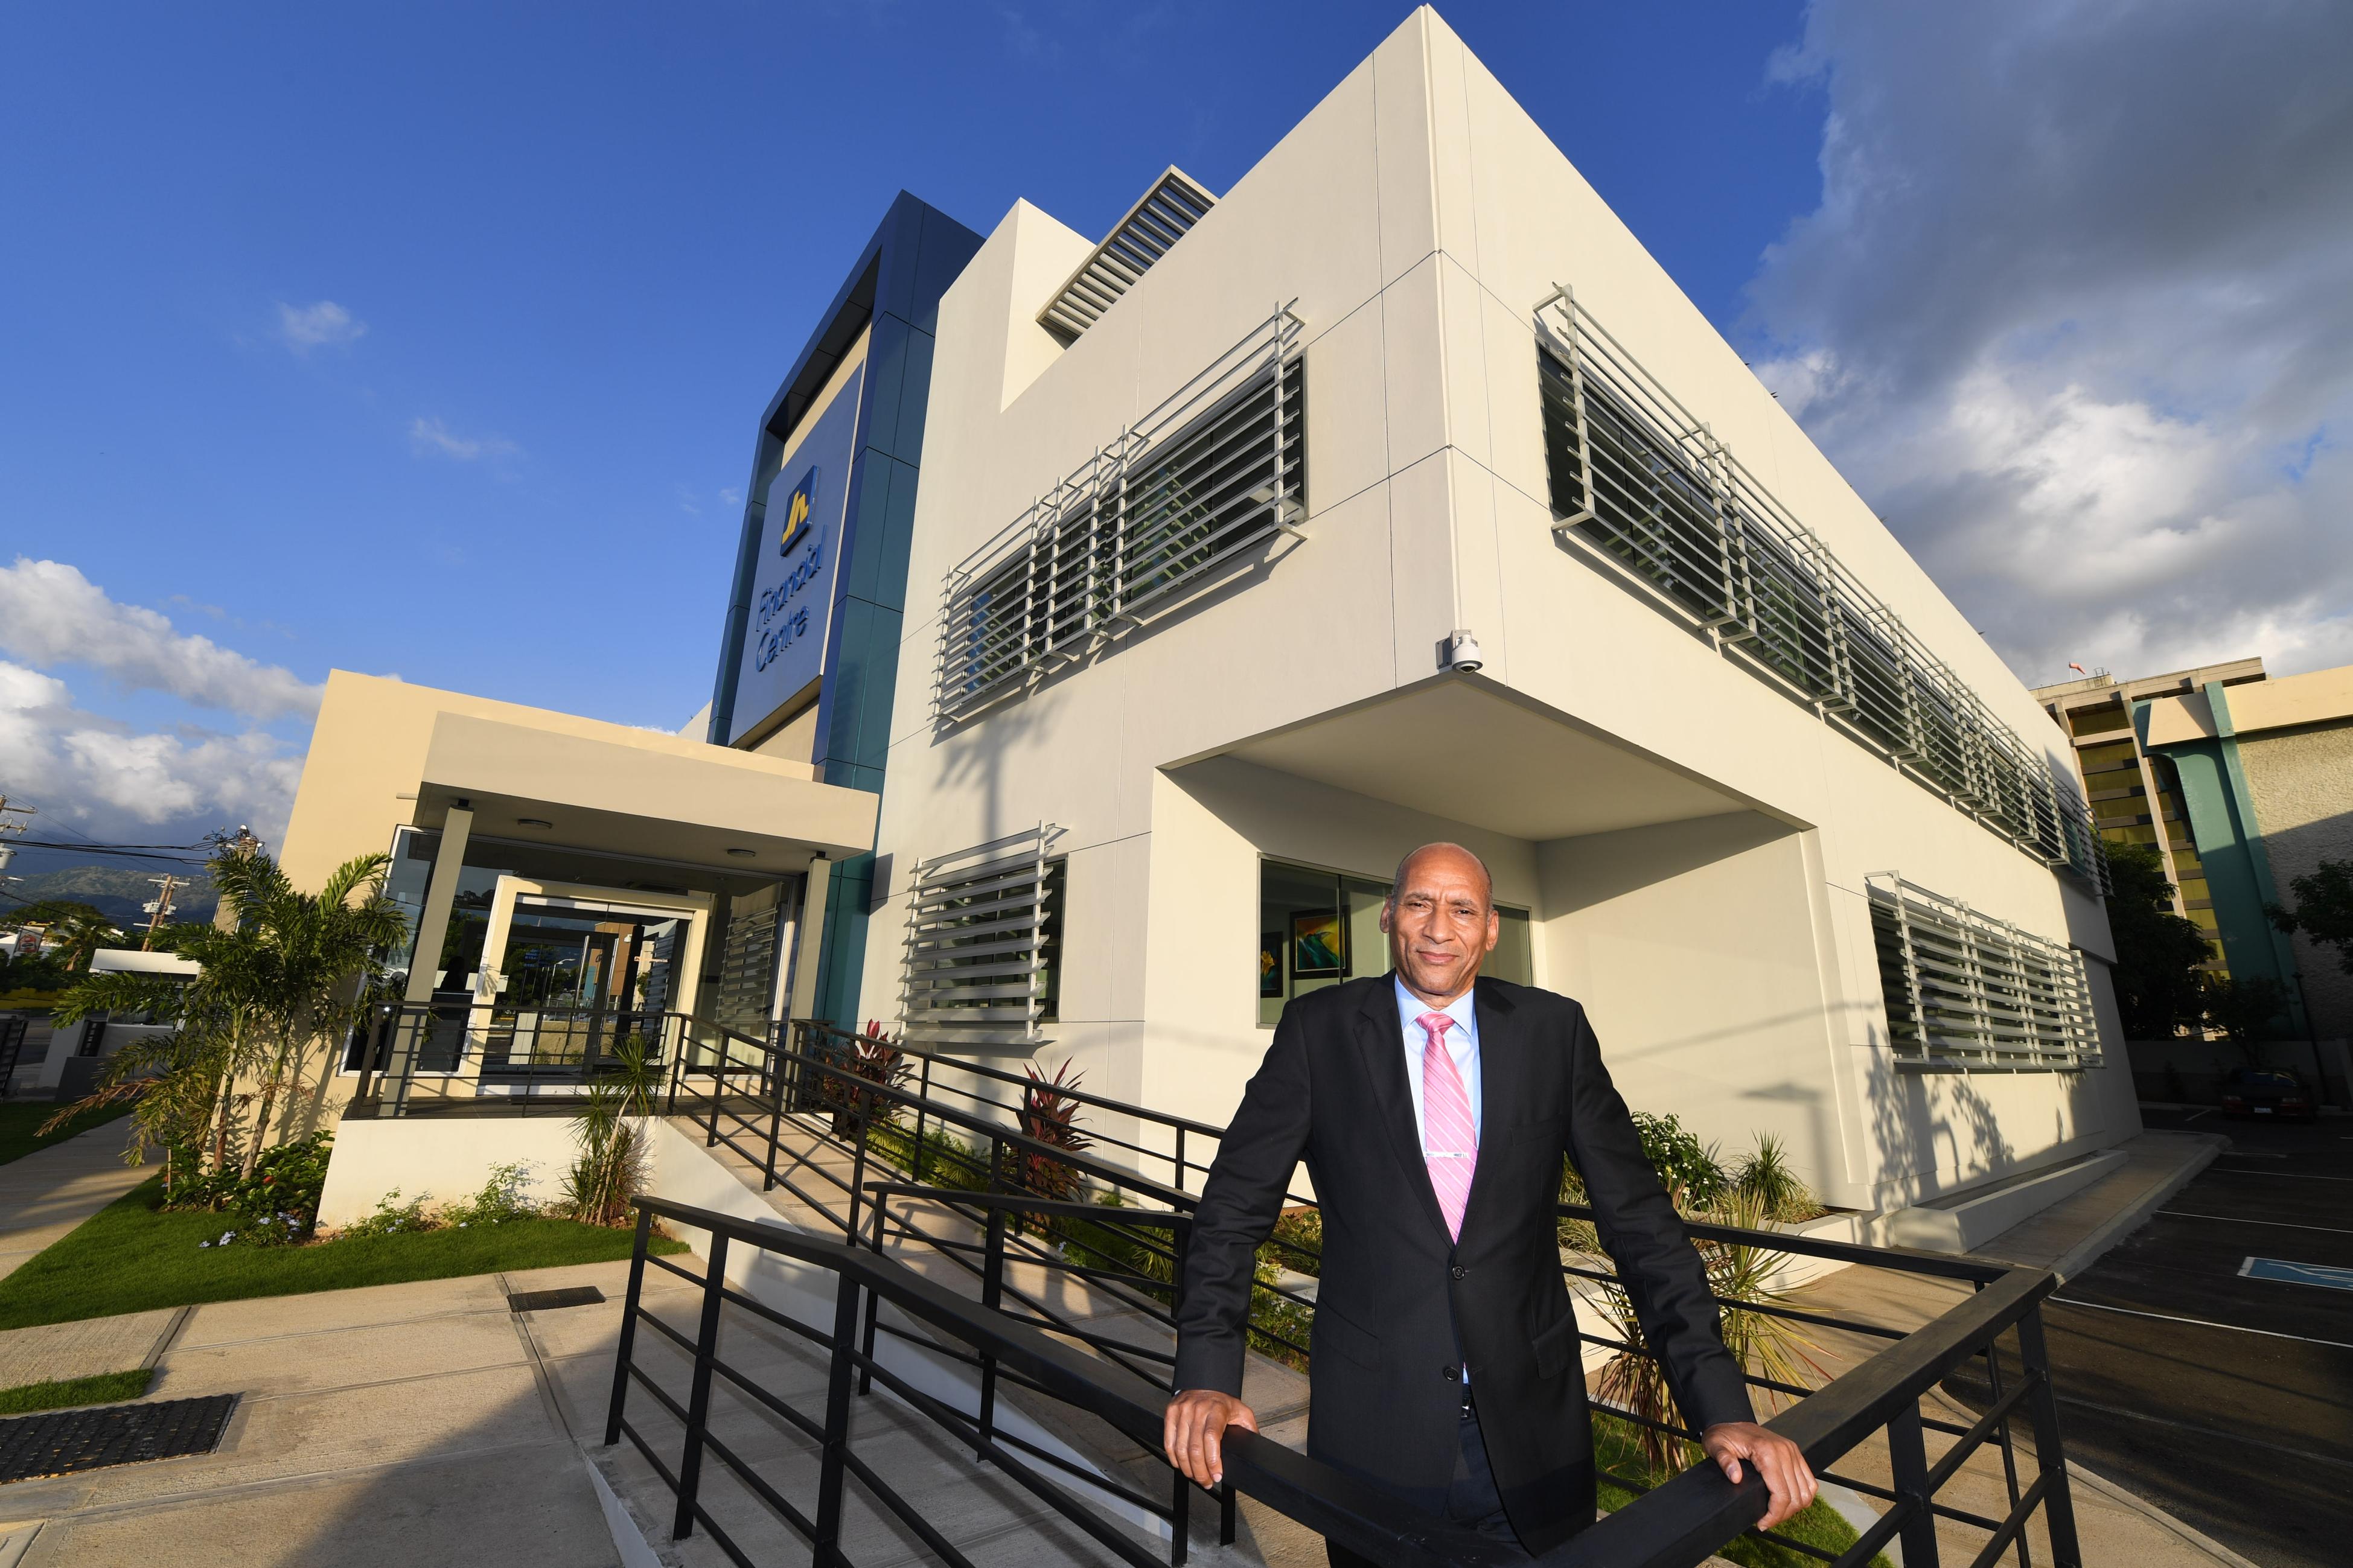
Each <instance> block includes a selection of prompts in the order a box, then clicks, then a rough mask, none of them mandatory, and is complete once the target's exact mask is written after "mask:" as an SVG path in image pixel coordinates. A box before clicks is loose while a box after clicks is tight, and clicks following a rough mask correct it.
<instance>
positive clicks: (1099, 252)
mask: <svg viewBox="0 0 2353 1568" xmlns="http://www.w3.org/2000/svg"><path fill="white" fill-rule="evenodd" d="M1217 201H1218V198H1217V197H1215V196H1213V195H1210V194H1209V193H1208V191H1206V190H1204V189H1202V188H1201V186H1200V185H1199V184H1198V183H1197V182H1196V181H1194V180H1193V179H1192V178H1190V177H1189V176H1187V174H1185V173H1184V172H1183V171H1182V170H1178V169H1173V168H1172V169H1170V170H1169V171H1168V172H1167V173H1166V174H1163V175H1161V176H1160V178H1159V179H1157V180H1155V181H1154V182H1153V184H1152V188H1151V189H1150V190H1148V191H1146V192H1145V193H1144V198H1143V199H1142V200H1141V201H1139V202H1137V203H1136V204H1135V205H1134V206H1133V207H1130V208H1129V209H1128V213H1127V216H1125V217H1123V218H1121V219H1120V220H1119V222H1118V223H1117V224H1115V225H1113V227H1112V231H1111V234H1110V236H1109V237H1106V238H1105V239H1104V240H1103V243H1102V244H1101V245H1099V246H1097V247H1095V248H1094V252H1093V254H1092V255H1090V256H1089V257H1088V258H1086V260H1085V262H1084V263H1083V264H1082V265H1081V266H1080V268H1079V269H1078V270H1077V271H1076V272H1074V273H1072V274H1071V279H1070V281H1069V282H1067V283H1065V284H1063V285H1062V287H1061V289H1060V291H1059V292H1057V293H1056V294H1055V296H1054V299H1053V302H1052V303H1051V304H1050V305H1048V306H1047V307H1046V308H1045V310H1042V311H1040V312H1039V316H1038V320H1039V323H1040V324H1041V325H1043V326H1044V327H1045V328H1046V329H1047V330H1048V331H1051V332H1054V333H1055V334H1057V335H1058V336H1060V338H1061V339H1062V340H1063V341H1064V342H1069V341H1070V340H1071V339H1073V338H1076V337H1077V336H1078V335H1079V334H1080V333H1081V332H1083V331H1086V330H1087V329H1088V328H1089V327H1092V326H1093V325H1094V324H1095V322H1096V321H1099V320H1101V319H1102V316H1103V312H1104V311H1105V310H1110V309H1111V308H1112V306H1113V304H1115V303H1117V302H1118V300H1119V297H1120V296H1121V295H1123V294H1124V293H1126V292H1127V291H1128V290H1129V289H1132V288H1134V286H1135V280H1136V279H1139V278H1141V277H1143V276H1144V274H1145V271H1146V270H1147V269H1148V268H1150V267H1151V266H1152V264H1153V263H1154V262H1155V261H1157V260H1159V259H1160V258H1162V257H1164V256H1166V255H1167V254H1168V249H1169V247H1171V246H1173V245H1175V244H1176V242H1177V241H1178V240H1180V239H1182V238H1184V237H1185V236H1186V234H1187V231H1189V230H1190V229H1191V228H1192V226H1194V225H1195V224H1197V223H1198V222H1200V221H1201V219H1202V218H1204V217H1205V216H1208V211H1209V209H1210V208H1211V207H1213V206H1215V205H1217Z"/></svg>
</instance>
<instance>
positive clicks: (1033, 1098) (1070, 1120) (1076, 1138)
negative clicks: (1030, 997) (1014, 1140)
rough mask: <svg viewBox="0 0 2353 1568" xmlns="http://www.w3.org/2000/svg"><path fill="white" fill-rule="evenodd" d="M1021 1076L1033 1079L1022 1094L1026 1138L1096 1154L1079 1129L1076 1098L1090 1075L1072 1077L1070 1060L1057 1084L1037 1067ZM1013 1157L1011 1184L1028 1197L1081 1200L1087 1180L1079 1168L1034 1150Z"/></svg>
mask: <svg viewBox="0 0 2353 1568" xmlns="http://www.w3.org/2000/svg"><path fill="white" fill-rule="evenodd" d="M1022 1070H1023V1071H1025V1072H1027V1073H1028V1074H1029V1082H1028V1083H1027V1084H1025V1085H1023V1086H1022V1089H1021V1116H1020V1122H1021V1132H1022V1135H1023V1136H1024V1137H1026V1138H1029V1139H1032V1140H1034V1141H1036V1142H1039V1143H1044V1144H1048V1145H1050V1147H1053V1148H1056V1149H1066V1150H1068V1151H1070V1152H1071V1153H1073V1154H1076V1153H1081V1152H1084V1151H1086V1150H1088V1149H1092V1148H1093V1147H1094V1140H1093V1139H1092V1138H1090V1137H1088V1136H1087V1135H1086V1134H1085V1133H1083V1132H1081V1131H1079V1129H1078V1121H1079V1101H1078V1100H1077V1099H1076V1098H1075V1097H1074V1095H1073V1094H1072V1092H1071V1091H1073V1090H1075V1089H1077V1088H1078V1087H1079V1080H1080V1079H1082V1078H1083V1077H1085V1076H1086V1075H1085V1074H1084V1073H1082V1072H1072V1071H1071V1063H1070V1059H1069V1058H1063V1061H1062V1065H1061V1066H1060V1067H1058V1068H1055V1069H1054V1076H1053V1077H1052V1078H1045V1077H1042V1076H1040V1074H1039V1071H1038V1069H1037V1068H1035V1067H1029V1068H1023V1069H1022ZM1008 1156H1009V1158H1008V1163H1010V1164H1011V1165H1012V1166H1013V1169H1012V1171H1011V1172H1009V1173H1008V1174H1009V1175H1010V1176H1011V1178H1012V1183H1011V1184H1012V1185H1014V1186H1016V1187H1018V1188H1019V1189H1020V1190H1021V1191H1023V1192H1028V1193H1035V1194H1038V1196H1039V1197H1041V1198H1053V1199H1055V1200H1057V1201H1062V1200H1068V1199H1071V1198H1075V1197H1077V1196H1078V1195H1079V1194H1080V1193H1081V1192H1082V1190H1083V1189H1084V1187H1085V1184H1086V1179H1085V1178H1084V1177H1083V1176H1082V1175H1081V1174H1080V1173H1079V1172H1078V1169H1077V1167H1075V1166H1073V1165H1071V1164H1068V1163H1065V1162H1063V1161H1060V1160H1057V1159H1056V1158H1054V1157H1053V1156H1052V1155H1051V1154H1048V1153H1045V1152H1041V1151H1039V1150H1037V1149H1030V1148H1021V1149H1015V1150H1010V1151H1008Z"/></svg>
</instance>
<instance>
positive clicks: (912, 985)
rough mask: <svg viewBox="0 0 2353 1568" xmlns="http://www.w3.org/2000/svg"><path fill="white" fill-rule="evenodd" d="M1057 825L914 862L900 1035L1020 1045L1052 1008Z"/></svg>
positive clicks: (1057, 971) (979, 1045)
mask: <svg viewBox="0 0 2353 1568" xmlns="http://www.w3.org/2000/svg"><path fill="white" fill-rule="evenodd" d="M1061 833H1062V830H1061V829H1060V828H1059V827H1055V826H1050V825H1040V826H1038V827H1035V828H1032V829H1029V830H1028V831H1026V832H1022V833H1016V834H1011V835H1008V837H1003V838H998V839H994V840H992V841H990V842H989V843H987V844H980V845H976V846H974V847H972V848H969V849H959V850H956V851H955V852H954V853H953V854H948V855H942V856H939V857H937V858H934V859H931V860H926V861H924V862H923V864H922V865H920V866H918V867H916V868H915V875H914V879H913V883H912V885H911V886H910V888H909V889H908V899H907V937H906V949H907V951H906V959H905V982H904V985H903V989H902V997H901V1011H902V1015H903V1016H904V1019H905V1024H906V1035H905V1037H906V1038H907V1039H908V1040H910V1041H912V1042H913V1043H915V1044H917V1045H922V1046H927V1047H933V1048H944V1049H949V1050H955V1049H959V1048H961V1049H969V1050H979V1051H1003V1050H1007V1049H1015V1050H1020V1049H1027V1048H1029V1047H1035V1046H1038V1045H1039V1044H1042V1043H1043V1042H1044V1040H1045V1038H1046V1036H1045V1031H1044V1029H1043V1027H1042V1026H1043V1025H1045V1024H1046V1023H1048V1022H1049V1021H1050V1020H1052V1019H1053V1018H1055V1017H1057V1016H1059V1014H1060V990H1061V942H1060V933H1061V926H1062V917H1061V910H1062V887H1063V879H1064V870H1063V867H1064V862H1063V861H1062V860H1060V859H1057V858H1051V857H1050V855H1049V854H1048V851H1049V850H1050V849H1051V847H1053V842H1054V840H1055V839H1057V838H1059V837H1061Z"/></svg>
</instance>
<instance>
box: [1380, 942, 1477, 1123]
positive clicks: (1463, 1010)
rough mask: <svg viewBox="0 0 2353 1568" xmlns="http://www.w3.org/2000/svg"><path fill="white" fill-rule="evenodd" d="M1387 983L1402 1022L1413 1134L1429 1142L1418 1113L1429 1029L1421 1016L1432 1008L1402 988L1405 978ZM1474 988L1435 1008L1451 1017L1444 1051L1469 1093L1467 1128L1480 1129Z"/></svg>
mask: <svg viewBox="0 0 2353 1568" xmlns="http://www.w3.org/2000/svg"><path fill="white" fill-rule="evenodd" d="M1389 984H1391V986H1392V987H1394V988H1395V990H1396V992H1397V1004H1398V1019H1399V1020H1400V1021H1401V1022H1402V1023H1403V1024H1404V1026H1405V1082H1406V1088H1407V1089H1409V1090H1410V1091H1411V1093H1412V1095H1413V1131H1414V1136H1415V1137H1416V1138H1417V1139H1418V1140H1419V1142H1421V1145H1422V1147H1423V1148H1425V1149H1426V1148H1428V1147H1429V1146H1430V1130H1429V1123H1428V1122H1427V1121H1425V1120H1424V1119H1423V1116H1422V1113H1421V1053H1422V1052H1423V1051H1424V1050H1426V1049H1428V1048H1429V1046H1430V1031H1429V1030H1427V1029H1425V1028H1423V1027H1422V1026H1421V1016H1422V1015H1423V1014H1424V1013H1428V1012H1430V1011H1432V1008H1431V1007H1430V1004H1429V1003H1427V1002H1425V1001H1423V1000H1422V999H1421V998H1420V997H1419V996H1417V995H1415V994H1413V993H1412V992H1410V991H1409V990H1407V989H1406V988H1405V982H1404V981H1402V980H1399V979H1398V978H1397V977H1396V975H1394V974H1392V975H1391V976H1390V977H1389ZM1475 994H1477V993H1476V989H1475V988H1473V989H1472V990H1471V991H1465V992H1464V993H1462V994H1461V995H1460V996H1457V997H1456V998H1455V999H1454V1005H1452V1006H1451V1007H1442V1008H1439V1009H1436V1011H1439V1012H1442V1013H1444V1014H1445V1015H1446V1016H1448V1017H1450V1018H1451V1019H1453V1020H1454V1027H1452V1028H1451V1029H1449V1030H1447V1031H1446V1050H1447V1054H1448V1055H1450V1056H1451V1057H1452V1058H1454V1068H1455V1070H1456V1071H1457V1072H1459V1073H1461V1075H1462V1088H1463V1089H1464V1091H1465V1092H1466V1093H1468V1094H1469V1095H1470V1097H1471V1130H1472V1132H1474V1133H1478V1132H1482V1131H1483V1130H1484V1128H1485V1125H1486V1124H1485V1123H1484V1122H1483V1121H1482V1120H1481V1119H1480V1117H1481V1112H1482V1110H1483V1109H1484V1105H1485V1097H1484V1096H1483V1095H1482V1094H1481V1093H1480V1089H1479V1014H1478V1009H1477V1007H1476V1006H1474V1005H1473V1004H1472V997H1473V996H1474V995H1475Z"/></svg>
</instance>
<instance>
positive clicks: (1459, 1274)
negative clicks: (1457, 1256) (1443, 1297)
mask: <svg viewBox="0 0 2353 1568" xmlns="http://www.w3.org/2000/svg"><path fill="white" fill-rule="evenodd" d="M1470 1272H1471V1270H1469V1269H1468V1268H1463V1267H1462V1265H1461V1264H1460V1263H1458V1264H1456V1265H1455V1266H1454V1278H1456V1279H1464V1278H1466V1277H1467V1276H1468V1275H1469V1274H1470Z"/></svg>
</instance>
